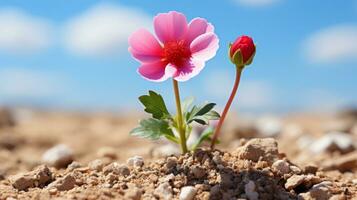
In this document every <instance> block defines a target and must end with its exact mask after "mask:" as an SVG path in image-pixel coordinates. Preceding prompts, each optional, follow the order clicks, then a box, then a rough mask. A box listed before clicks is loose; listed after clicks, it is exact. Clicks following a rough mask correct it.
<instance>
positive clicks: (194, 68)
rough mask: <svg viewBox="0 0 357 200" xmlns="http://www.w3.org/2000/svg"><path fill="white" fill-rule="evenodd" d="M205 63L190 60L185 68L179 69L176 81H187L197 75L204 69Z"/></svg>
mask: <svg viewBox="0 0 357 200" xmlns="http://www.w3.org/2000/svg"><path fill="white" fill-rule="evenodd" d="M204 66H205V63H204V62H203V61H201V60H198V59H190V60H187V61H186V62H185V64H184V65H183V66H180V67H179V68H178V69H177V72H176V74H175V76H174V79H175V80H177V81H181V82H183V81H187V80H189V79H191V78H193V77H194V76H196V75H197V74H199V73H200V71H201V70H202V69H203V68H204Z"/></svg>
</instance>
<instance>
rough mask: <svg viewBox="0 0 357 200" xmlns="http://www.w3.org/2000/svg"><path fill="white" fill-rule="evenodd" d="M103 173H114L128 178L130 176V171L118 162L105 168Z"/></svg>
mask: <svg viewBox="0 0 357 200" xmlns="http://www.w3.org/2000/svg"><path fill="white" fill-rule="evenodd" d="M103 172H104V174H105V175H108V174H109V173H113V174H116V175H122V176H128V175H130V169H129V168H128V167H127V166H126V165H124V164H118V163H117V162H113V163H111V164H109V165H107V166H105V167H104V168H103Z"/></svg>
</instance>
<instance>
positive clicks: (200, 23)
mask: <svg viewBox="0 0 357 200" xmlns="http://www.w3.org/2000/svg"><path fill="white" fill-rule="evenodd" d="M213 30H214V28H213V26H212V24H210V23H208V22H207V20H206V19H203V18H199V17H197V18H195V19H193V20H191V22H190V23H189V24H188V30H187V35H186V42H187V43H188V44H191V42H192V41H193V40H194V39H195V38H196V37H198V36H200V35H202V34H204V33H207V32H213Z"/></svg>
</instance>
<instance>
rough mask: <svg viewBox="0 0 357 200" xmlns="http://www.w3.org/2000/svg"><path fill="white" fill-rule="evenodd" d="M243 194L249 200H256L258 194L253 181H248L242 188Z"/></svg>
mask: <svg viewBox="0 0 357 200" xmlns="http://www.w3.org/2000/svg"><path fill="white" fill-rule="evenodd" d="M244 192H245V194H246V195H247V197H248V199H249V200H258V199H259V194H258V192H256V191H255V183H254V182H253V181H251V180H250V181H249V182H248V183H247V184H245V186H244Z"/></svg>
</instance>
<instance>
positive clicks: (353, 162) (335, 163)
mask: <svg viewBox="0 0 357 200" xmlns="http://www.w3.org/2000/svg"><path fill="white" fill-rule="evenodd" d="M321 166H322V169H323V170H334V169H335V170H339V171H341V172H345V171H350V170H353V169H357V152H356V151H354V152H351V153H348V154H345V155H342V156H340V157H339V158H335V159H331V160H326V161H324V162H323V163H322V164H321Z"/></svg>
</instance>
